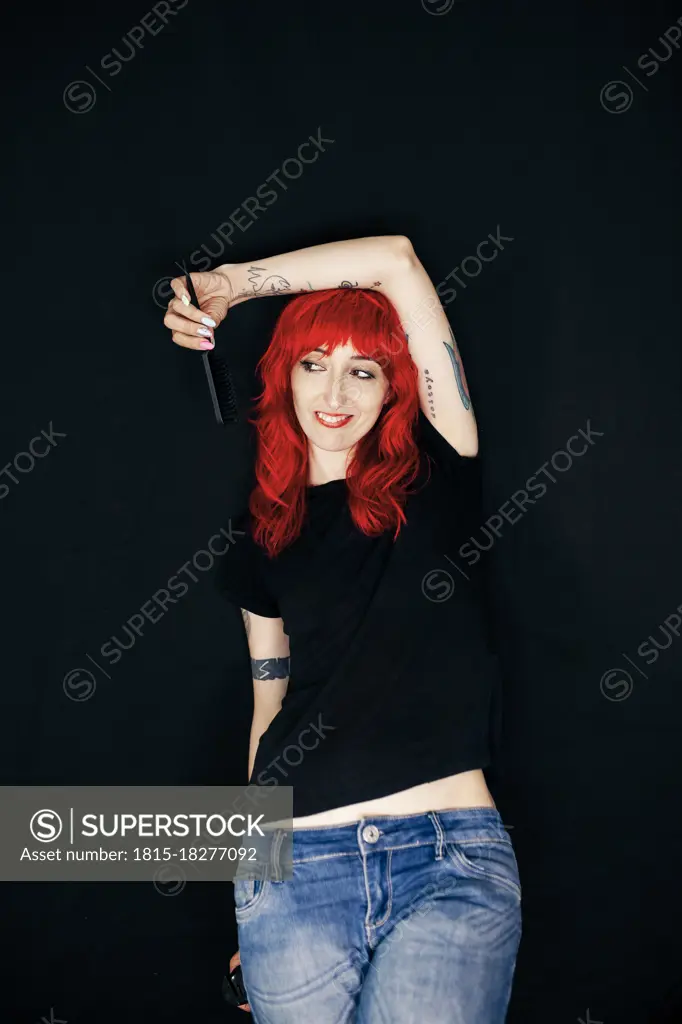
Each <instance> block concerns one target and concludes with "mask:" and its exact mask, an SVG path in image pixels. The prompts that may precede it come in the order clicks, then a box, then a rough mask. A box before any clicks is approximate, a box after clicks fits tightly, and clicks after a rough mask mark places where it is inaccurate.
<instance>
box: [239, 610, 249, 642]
mask: <svg viewBox="0 0 682 1024" xmlns="http://www.w3.org/2000/svg"><path fill="white" fill-rule="evenodd" d="M241 613H242V619H243V620H244V629H245V630H246V635H247V637H248V636H250V634H251V616H250V615H249V613H248V612H247V610H246V608H242V609H241Z"/></svg>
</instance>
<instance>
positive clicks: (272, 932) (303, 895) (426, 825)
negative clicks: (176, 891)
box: [234, 807, 521, 1024]
mask: <svg viewBox="0 0 682 1024" xmlns="http://www.w3.org/2000/svg"><path fill="white" fill-rule="evenodd" d="M279 831H280V836H287V835H289V836H292V838H291V839H290V840H289V842H290V844H291V847H290V849H291V854H290V856H291V860H289V864H290V866H291V864H292V861H293V878H291V879H283V880H277V871H275V873H274V875H272V877H260V878H251V879H247V878H243V879H239V878H237V879H235V883H234V886H235V888H234V899H235V914H236V919H237V926H238V931H239V950H240V955H241V962H242V976H243V979H244V985H245V988H246V991H247V994H248V997H249V1003H250V1006H251V1012H252V1014H253V1020H254V1022H255V1024H308V1022H310V1024H348V1022H353V1024H413V1022H414V1024H422V1022H423V1021H428V1022H429V1024H446V1022H447V1024H503V1022H504V1020H505V1016H506V1012H507V1005H508V1002H509V997H510V994H511V987H512V979H513V975H514V968H515V965H516V955H517V950H518V946H519V942H520V938H521V886H520V882H519V873H518V866H517V863H516V857H515V855H514V849H513V847H512V844H511V840H510V838H509V834H508V833H507V831H506V830H505V828H504V826H503V824H502V819H501V817H500V814H499V812H498V811H497V810H496V809H495V808H492V807H468V808H460V809H456V810H445V811H429V812H426V813H421V814H409V815H404V816H393V815H376V816H374V817H372V816H369V817H367V818H362V819H360V820H359V821H357V822H353V823H352V824H347V825H328V826H323V827H318V828H296V829H294V830H293V833H291V832H289V833H286V832H283V831H282V830H279ZM270 842H271V843H272V840H270ZM280 874H281V872H280Z"/></svg>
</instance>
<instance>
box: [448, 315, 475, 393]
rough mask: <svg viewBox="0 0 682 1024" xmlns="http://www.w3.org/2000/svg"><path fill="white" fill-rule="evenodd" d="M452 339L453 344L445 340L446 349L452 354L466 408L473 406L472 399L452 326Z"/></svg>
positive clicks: (459, 388)
mask: <svg viewBox="0 0 682 1024" xmlns="http://www.w3.org/2000/svg"><path fill="white" fill-rule="evenodd" d="M450 341H451V342H452V344H451V345H448V343H447V341H444V342H443V344H444V345H445V349H446V351H447V353H448V355H449V356H450V361H451V362H452V368H453V370H454V371H455V379H456V380H457V390H458V391H459V397H460V398H461V399H462V405H463V406H464V408H465V409H470V408H471V399H470V397H469V392H468V390H467V379H466V376H465V375H464V367H463V366H462V357H461V356H460V354H459V350H458V348H457V342H456V341H455V336H454V334H453V333H452V327H451V328H450Z"/></svg>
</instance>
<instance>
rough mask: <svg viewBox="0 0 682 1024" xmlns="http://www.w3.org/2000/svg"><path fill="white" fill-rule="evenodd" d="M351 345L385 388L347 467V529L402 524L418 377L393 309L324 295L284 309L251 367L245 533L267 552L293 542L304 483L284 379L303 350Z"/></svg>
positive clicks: (415, 459) (338, 292) (342, 292)
mask: <svg viewBox="0 0 682 1024" xmlns="http://www.w3.org/2000/svg"><path fill="white" fill-rule="evenodd" d="M349 339H350V340H351V343H352V345H353V348H354V349H355V350H356V351H357V352H358V353H361V354H362V355H364V356H368V357H371V358H373V359H375V360H376V361H377V362H378V363H379V365H380V366H381V368H382V370H383V372H384V374H385V375H386V378H387V380H388V382H389V385H390V391H389V396H390V397H389V398H388V401H387V402H386V404H385V405H384V406H383V407H382V411H381V412H380V414H379V417H378V419H377V421H376V423H375V424H374V426H373V427H372V429H371V430H369V431H368V432H367V433H366V434H365V436H364V437H362V438H360V440H359V441H358V442H357V444H356V447H355V449H354V452H353V456H352V460H351V463H350V464H349V466H348V473H347V476H346V482H347V485H348V504H349V508H350V512H351V516H352V518H353V522H354V523H355V525H356V526H357V527H358V528H359V529H360V530H361V531H362V532H363V533H365V534H367V535H368V536H377V535H379V534H381V533H383V532H384V530H386V529H388V528H391V527H395V535H394V540H395V537H397V536H398V533H399V532H400V526H401V523H404V522H406V521H407V520H406V519H405V515H404V513H403V505H404V502H405V499H406V497H407V494H408V493H410V492H408V487H409V485H410V484H411V483H412V482H413V481H414V480H415V478H416V477H417V474H418V470H419V465H420V457H419V449H418V447H417V445H416V443H415V440H414V428H415V426H416V423H417V417H418V412H419V394H418V390H417V381H418V373H417V368H416V366H415V364H414V362H413V361H412V357H411V356H410V354H409V351H408V347H407V338H406V337H405V333H404V331H403V329H402V326H401V323H400V319H399V317H398V314H397V312H396V309H395V307H394V305H393V303H392V302H391V301H390V300H389V299H388V298H387V297H386V296H385V295H383V294H382V293H381V292H375V291H371V290H370V289H367V288H326V289H322V290H320V291H315V292H306V293H304V294H303V295H299V296H297V297H296V298H295V299H292V300H291V302H289V303H287V305H286V306H285V307H284V309H283V310H282V312H281V313H280V315H279V317H278V320H277V323H276V325H275V330H274V332H273V335H272V340H271V342H270V345H269V346H268V349H267V351H266V352H265V354H264V355H263V356H262V358H261V359H260V360H259V362H258V365H257V371H258V373H259V374H260V377H261V380H262V383H263V391H262V392H261V394H260V395H259V397H258V398H257V399H256V402H255V404H254V411H255V418H251V417H249V422H250V423H252V424H254V426H255V427H256V432H257V453H256V465H255V473H256V480H257V483H256V486H255V488H254V489H253V491H252V492H251V496H250V499H249V509H250V512H251V515H252V516H253V520H254V526H253V536H254V540H256V542H257V543H259V544H260V545H261V546H262V547H264V548H265V549H266V551H267V552H268V553H269V554H270V555H276V554H278V553H279V552H280V551H281V550H282V549H283V548H285V547H287V546H288V545H289V544H291V542H292V541H294V540H295V539H296V538H297V537H298V535H299V533H300V532H301V528H302V526H303V520H304V516H305V498H306V486H307V484H308V438H307V436H306V435H305V433H304V432H303V429H302V428H301V425H300V423H299V422H298V417H297V416H296V412H295V409H294V403H293V394H292V389H291V373H292V370H293V369H294V366H295V364H296V362H297V361H298V360H299V359H301V358H302V356H304V355H305V354H306V353H307V352H310V351H311V350H312V349H315V348H321V347H324V348H325V349H326V351H327V353H329V354H330V353H332V352H333V351H334V350H335V349H336V347H337V346H338V345H344V344H346V342H347V341H348V340H349Z"/></svg>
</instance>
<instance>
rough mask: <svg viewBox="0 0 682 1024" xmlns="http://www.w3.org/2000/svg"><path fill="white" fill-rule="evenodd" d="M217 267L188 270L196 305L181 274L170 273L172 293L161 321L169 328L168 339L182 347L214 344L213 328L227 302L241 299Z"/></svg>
mask: <svg viewBox="0 0 682 1024" xmlns="http://www.w3.org/2000/svg"><path fill="white" fill-rule="evenodd" d="M221 271H222V267H221V270H211V271H207V272H205V273H204V272H202V273H198V272H196V271H195V272H193V273H191V274H190V278H191V280H192V284H193V286H194V290H195V292H196V294H197V299H198V302H199V308H198V309H197V307H196V306H195V305H193V304H192V300H191V296H190V294H189V292H188V291H187V286H186V284H185V277H184V275H182V276H181V277H174V278H173V280H172V281H171V283H170V285H171V288H172V289H173V293H174V296H173V298H172V299H171V300H170V302H169V303H168V309H167V311H166V314H165V316H164V318H163V322H164V325H165V326H166V327H168V328H169V330H170V331H172V335H171V336H172V339H173V341H174V342H175V344H176V345H180V346H182V347H183V348H196V349H210V348H213V347H214V344H215V339H214V336H213V332H214V330H215V328H216V327H217V326H218V325H219V324H220V323H221V322H222V321H223V320H224V319H225V317H226V316H227V311H228V309H229V308H230V306H236V305H237V304H238V303H239V302H245V301H246V297H245V296H244V297H239V298H238V297H236V296H235V295H234V290H233V288H232V284H231V282H230V279H229V277H228V275H227V274H226V273H222V272H221Z"/></svg>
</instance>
